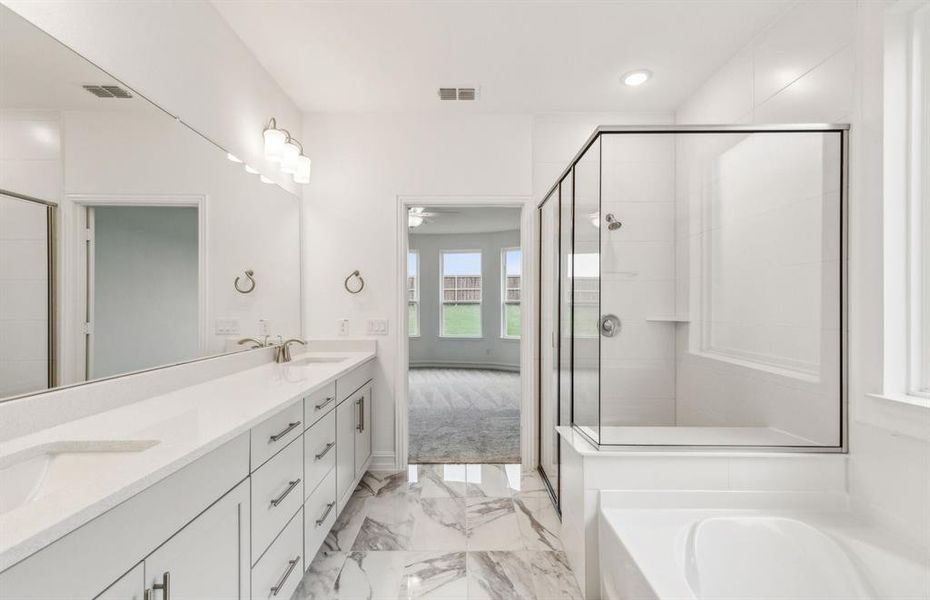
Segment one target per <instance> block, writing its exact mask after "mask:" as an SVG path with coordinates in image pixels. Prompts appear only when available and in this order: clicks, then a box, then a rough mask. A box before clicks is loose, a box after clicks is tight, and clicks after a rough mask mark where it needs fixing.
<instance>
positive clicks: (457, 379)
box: [407, 206, 523, 464]
mask: <svg viewBox="0 0 930 600" xmlns="http://www.w3.org/2000/svg"><path fill="white" fill-rule="evenodd" d="M520 219H521V210H520V208H518V207H487V206H413V207H410V208H409V212H408V243H407V248H408V252H407V310H408V315H407V317H408V318H407V322H408V330H407V335H408V356H409V371H408V440H409V441H408V462H410V463H421V464H422V463H443V464H449V463H460V464H489V463H490V464H512V463H520V404H521V381H520V344H521V333H522V332H521V329H522V305H521V300H522V296H523V252H522V250H521V240H520V227H521V222H520Z"/></svg>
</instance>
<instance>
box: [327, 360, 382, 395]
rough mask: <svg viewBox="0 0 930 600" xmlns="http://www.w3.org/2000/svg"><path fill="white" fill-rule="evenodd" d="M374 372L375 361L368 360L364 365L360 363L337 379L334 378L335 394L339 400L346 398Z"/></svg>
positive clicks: (367, 380) (366, 381) (369, 378)
mask: <svg viewBox="0 0 930 600" xmlns="http://www.w3.org/2000/svg"><path fill="white" fill-rule="evenodd" d="M374 374H375V361H373V360H370V361H368V362H367V363H365V364H364V365H360V366H358V367H356V368H354V369H352V370H351V371H349V372H348V373H346V374H345V375H343V376H342V377H340V378H339V379H337V380H336V395H337V397H338V399H339V402H342V401H343V400H345V399H346V398H348V397H349V396H351V395H352V393H353V392H355V391H356V390H357V389H358V388H360V387H362V386H363V385H365V384H366V383H368V382H369V381H371V379H372V377H374Z"/></svg>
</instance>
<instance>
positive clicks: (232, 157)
mask: <svg viewBox="0 0 930 600" xmlns="http://www.w3.org/2000/svg"><path fill="white" fill-rule="evenodd" d="M226 158H228V159H229V160H231V161H233V162H234V163H241V162H242V159H241V158H239V157H238V156H236V155H235V154H233V153H232V152H227V153H226Z"/></svg>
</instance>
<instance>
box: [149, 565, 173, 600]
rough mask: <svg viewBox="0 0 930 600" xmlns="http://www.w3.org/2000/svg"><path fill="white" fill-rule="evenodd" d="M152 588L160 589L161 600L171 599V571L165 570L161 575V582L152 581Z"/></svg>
mask: <svg viewBox="0 0 930 600" xmlns="http://www.w3.org/2000/svg"><path fill="white" fill-rule="evenodd" d="M152 590H153V591H154V590H161V592H162V600H171V573H170V572H169V571H165V572H164V574H162V576H161V583H153V584H152Z"/></svg>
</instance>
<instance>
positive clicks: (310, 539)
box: [304, 470, 339, 564]
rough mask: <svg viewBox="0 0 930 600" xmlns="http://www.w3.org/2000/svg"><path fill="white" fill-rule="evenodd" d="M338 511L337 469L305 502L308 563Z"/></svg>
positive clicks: (324, 537) (331, 472) (305, 540)
mask: <svg viewBox="0 0 930 600" xmlns="http://www.w3.org/2000/svg"><path fill="white" fill-rule="evenodd" d="M338 513H339V511H338V507H337V506H336V471H335V470H332V471H330V472H329V475H327V476H326V478H325V479H324V480H323V482H322V483H320V485H319V487H317V488H316V490H314V492H313V493H312V494H310V498H309V499H308V500H307V502H306V503H304V531H305V534H304V551H305V552H306V553H307V563H308V564H309V563H310V561H312V560H313V557H314V556H316V552H317V550H319V549H320V546H322V545H323V541H324V540H325V539H326V535H327V534H328V533H329V530H330V529H332V528H333V524H334V523H335V522H336V516H337V515H338Z"/></svg>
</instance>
